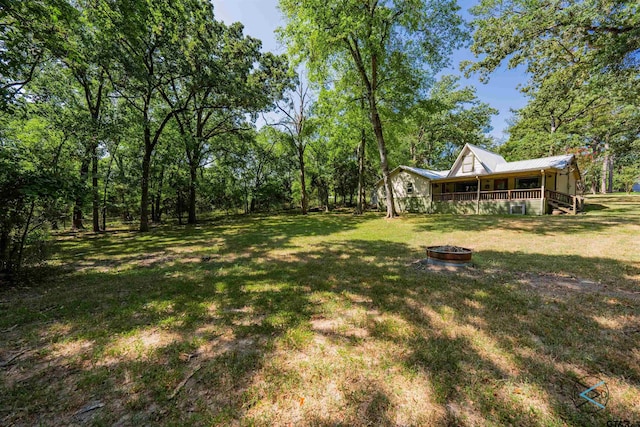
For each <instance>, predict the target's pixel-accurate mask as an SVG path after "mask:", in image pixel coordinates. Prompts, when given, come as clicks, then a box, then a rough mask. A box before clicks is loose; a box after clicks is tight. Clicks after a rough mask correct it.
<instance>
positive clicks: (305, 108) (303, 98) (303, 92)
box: [275, 80, 313, 215]
mask: <svg viewBox="0 0 640 427" xmlns="http://www.w3.org/2000/svg"><path fill="white" fill-rule="evenodd" d="M276 107H277V111H278V112H280V113H281V115H282V119H281V120H280V121H279V122H278V123H276V124H275V125H276V126H278V127H280V128H282V129H283V130H284V131H285V132H286V139H287V141H288V142H289V144H290V145H291V148H292V149H293V151H294V152H295V155H296V160H297V164H298V172H299V174H300V208H301V209H302V214H303V215H306V214H307V210H308V209H309V197H308V194H307V181H306V165H305V160H306V159H305V153H306V150H307V145H308V143H309V140H310V137H311V133H312V129H313V125H312V123H313V122H312V120H310V119H311V108H312V107H313V99H312V96H311V94H310V93H309V87H308V86H307V85H305V84H304V83H303V82H302V81H301V80H298V84H297V86H296V88H295V90H291V91H289V93H288V96H287V98H286V99H285V101H283V102H280V103H277V104H276Z"/></svg>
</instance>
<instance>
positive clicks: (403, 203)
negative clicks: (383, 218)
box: [377, 170, 432, 213]
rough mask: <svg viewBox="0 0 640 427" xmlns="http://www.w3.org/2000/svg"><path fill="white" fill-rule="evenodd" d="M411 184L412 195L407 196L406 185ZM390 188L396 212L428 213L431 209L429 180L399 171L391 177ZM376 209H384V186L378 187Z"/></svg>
mask: <svg viewBox="0 0 640 427" xmlns="http://www.w3.org/2000/svg"><path fill="white" fill-rule="evenodd" d="M409 183H411V184H413V193H412V194H407V184H409ZM391 187H392V188H393V198H394V204H395V207H396V211H398V212H421V213H429V212H432V209H431V180H429V179H428V178H424V177H421V176H419V175H416V174H413V173H409V172H407V171H404V170H401V171H399V172H397V173H395V174H393V175H391ZM377 193H378V207H379V208H380V209H382V210H384V209H385V208H386V196H385V191H384V184H380V185H379V186H378V190H377Z"/></svg>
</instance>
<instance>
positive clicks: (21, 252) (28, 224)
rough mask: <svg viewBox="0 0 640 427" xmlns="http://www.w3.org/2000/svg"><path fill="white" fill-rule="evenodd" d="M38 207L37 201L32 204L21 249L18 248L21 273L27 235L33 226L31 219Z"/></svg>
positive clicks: (17, 264)
mask: <svg viewBox="0 0 640 427" xmlns="http://www.w3.org/2000/svg"><path fill="white" fill-rule="evenodd" d="M35 206H36V202H35V200H33V201H32V202H31V208H30V209H29V215H28V216H27V223H26V224H25V226H24V232H23V233H22V237H21V238H20V247H19V248H18V260H17V261H16V271H19V270H20V268H21V267H22V257H23V254H24V245H25V244H26V243H27V235H28V234H29V227H30V226H31V219H32V218H33V210H34V208H35Z"/></svg>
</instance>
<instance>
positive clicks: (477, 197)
mask: <svg viewBox="0 0 640 427" xmlns="http://www.w3.org/2000/svg"><path fill="white" fill-rule="evenodd" d="M476 179H477V180H478V191H477V194H476V215H480V177H479V176H476Z"/></svg>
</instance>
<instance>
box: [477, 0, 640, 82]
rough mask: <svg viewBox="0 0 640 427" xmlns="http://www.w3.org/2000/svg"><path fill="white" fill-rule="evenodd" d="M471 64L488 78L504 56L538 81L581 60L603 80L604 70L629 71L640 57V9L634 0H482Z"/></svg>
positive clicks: (582, 63)
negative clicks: (525, 68)
mask: <svg viewBox="0 0 640 427" xmlns="http://www.w3.org/2000/svg"><path fill="white" fill-rule="evenodd" d="M471 12H472V13H473V14H474V15H475V17H476V19H475V20H474V21H473V26H474V27H475V33H474V36H473V37H474V43H473V45H472V47H471V50H472V51H473V52H474V53H475V54H476V55H477V56H479V57H482V59H480V60H479V61H477V62H475V63H473V64H469V70H470V71H479V72H481V73H482V75H483V76H484V77H485V78H487V77H488V75H489V73H491V72H492V71H494V70H495V69H496V68H497V67H498V66H499V65H500V64H501V63H502V62H503V61H507V62H508V65H509V67H515V66H518V65H520V64H523V65H525V66H526V67H527V70H528V72H529V73H530V75H531V76H532V77H533V79H534V80H535V81H536V82H537V83H541V82H542V81H544V79H545V78H546V76H548V75H549V74H551V73H553V72H555V71H557V70H561V69H563V68H566V66H567V65H571V66H574V65H580V67H584V68H585V69H587V70H589V75H590V77H591V78H592V79H595V80H597V79H598V78H599V76H600V75H602V73H603V72H606V73H625V72H626V71H629V70H633V69H635V68H637V66H638V61H639V60H640V58H639V57H638V55H637V51H638V49H640V14H638V10H637V4H635V3H634V2H632V1H622V2H620V1H611V0H606V1H602V0H584V1H557V0H553V1H549V0H533V1H532V0H506V1H504V0H481V1H480V4H478V5H477V6H475V7H474V8H472V10H471Z"/></svg>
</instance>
